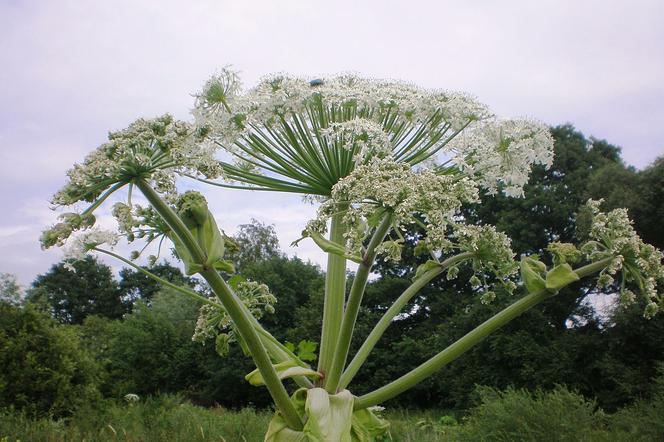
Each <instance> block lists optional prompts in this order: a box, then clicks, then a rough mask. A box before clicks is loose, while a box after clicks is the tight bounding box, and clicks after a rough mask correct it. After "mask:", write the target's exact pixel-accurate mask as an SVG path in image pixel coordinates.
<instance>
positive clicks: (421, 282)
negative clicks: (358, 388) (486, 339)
mask: <svg viewBox="0 0 664 442" xmlns="http://www.w3.org/2000/svg"><path fill="white" fill-rule="evenodd" d="M472 257H473V254H472V253H470V252H465V253H460V254H459V255H456V256H452V257H451V258H448V259H446V260H445V261H443V262H441V263H440V266H438V267H436V268H433V269H431V270H429V271H427V272H426V273H424V274H423V275H422V276H420V277H419V278H417V279H416V280H415V281H414V282H413V283H412V284H411V285H410V286H409V287H408V288H407V289H406V290H404V291H403V293H402V294H401V295H400V296H399V297H398V298H397V300H396V301H394V303H393V304H392V305H391V306H390V308H389V309H388V310H387V311H386V312H385V314H383V317H382V318H380V321H378V323H377V324H376V325H375V326H374V328H373V330H371V333H369V336H367V338H366V339H365V341H364V343H363V344H362V347H360V349H359V350H358V351H357V353H356V354H355V357H353V360H352V361H351V362H350V364H348V367H347V368H346V370H345V371H344V373H343V375H342V376H341V381H340V382H339V388H340V389H343V388H346V387H347V386H348V384H350V382H351V381H352V380H353V378H354V377H355V375H356V374H357V372H358V371H359V369H360V367H362V364H364V362H365V361H366V360H367V358H368V357H369V354H370V353H371V351H372V350H373V348H374V347H375V346H376V343H378V340H379V339H380V338H381V336H383V333H385V330H387V328H388V327H389V326H390V324H391V323H392V320H393V319H394V318H395V316H397V315H398V314H399V313H400V312H401V311H402V310H403V308H404V307H405V305H406V304H408V301H410V300H411V299H412V298H413V296H415V295H416V294H417V293H419V291H420V290H422V289H423V288H424V287H425V286H426V285H427V284H428V283H429V282H431V281H432V280H433V279H434V278H436V277H437V276H438V275H440V274H441V273H443V272H444V271H445V270H446V269H448V268H449V267H451V266H453V265H455V264H458V263H460V262H461V261H464V260H466V259H470V258H472Z"/></svg>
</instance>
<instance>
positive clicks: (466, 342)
mask: <svg viewBox="0 0 664 442" xmlns="http://www.w3.org/2000/svg"><path fill="white" fill-rule="evenodd" d="M612 260H613V258H605V259H603V260H600V261H597V262H594V263H592V264H588V265H587V266H584V267H581V268H579V269H576V270H575V272H576V274H577V275H579V278H583V277H585V276H588V275H591V274H593V273H596V272H599V271H601V270H602V269H604V268H605V267H606V266H608V265H609V264H610V263H611V261H612ZM554 295H555V292H550V291H548V290H539V291H537V292H535V293H530V294H528V295H526V296H524V297H523V298H521V299H519V300H518V301H516V302H514V303H513V304H511V305H510V306H509V307H507V308H505V309H504V310H502V311H500V312H499V313H497V314H496V315H494V316H492V317H491V318H490V319H488V320H487V321H485V322H484V323H482V324H481V325H480V326H478V327H477V328H475V329H474V330H472V331H470V332H469V333H467V334H466V335H465V336H463V337H462V338H461V339H459V340H458V341H456V342H455V343H454V344H452V345H450V346H449V347H447V348H446V349H445V350H443V351H441V352H440V353H438V354H437V355H436V356H434V357H433V358H431V359H429V360H428V361H426V362H425V363H423V364H422V365H420V366H419V367H417V368H415V369H413V370H411V371H410V372H408V373H406V374H405V375H403V376H401V377H400V378H398V379H396V380H394V381H392V382H390V383H389V384H387V385H385V386H383V387H381V388H379V389H377V390H374V391H372V392H371V393H367V394H365V395H364V396H360V397H359V398H357V399H356V400H355V404H354V407H355V409H356V410H360V409H363V408H367V407H371V406H372V405H376V404H379V403H381V402H384V401H386V400H388V399H391V398H393V397H395V396H397V395H398V394H400V393H402V392H404V391H406V390H408V389H409V388H411V387H413V386H414V385H417V384H418V383H420V382H422V381H423V380H424V379H426V378H427V377H429V376H431V375H432V374H434V373H435V372H437V371H438V370H440V369H441V368H443V367H444V366H445V365H447V364H449V363H450V362H452V361H453V360H455V359H456V358H458V357H459V356H461V355H462V354H464V353H465V352H467V351H468V350H470V349H471V348H473V347H474V346H475V345H477V344H479V343H480V342H481V341H482V340H484V338H486V337H487V336H488V335H490V334H491V333H493V332H494V331H496V330H498V329H499V328H500V327H502V326H503V325H505V324H507V323H508V322H510V321H511V320H513V319H514V318H516V317H517V316H519V315H521V314H522V313H524V312H525V311H527V310H529V309H531V308H532V307H534V306H536V305H537V304H539V303H540V302H542V301H544V300H546V299H548V298H550V297H552V296H554Z"/></svg>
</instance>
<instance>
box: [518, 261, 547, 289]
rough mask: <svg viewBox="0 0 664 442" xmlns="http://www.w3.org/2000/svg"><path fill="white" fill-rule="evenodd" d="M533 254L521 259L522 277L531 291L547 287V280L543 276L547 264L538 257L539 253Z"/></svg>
mask: <svg viewBox="0 0 664 442" xmlns="http://www.w3.org/2000/svg"><path fill="white" fill-rule="evenodd" d="M533 256H534V257H525V258H523V259H522V260H521V279H522V280H523V283H524V284H525V286H526V289H527V290H528V292H530V293H534V292H537V291H539V290H544V289H545V288H546V282H545V281H544V278H543V276H544V274H545V272H546V265H545V264H544V263H543V262H542V261H539V260H538V259H537V255H533Z"/></svg>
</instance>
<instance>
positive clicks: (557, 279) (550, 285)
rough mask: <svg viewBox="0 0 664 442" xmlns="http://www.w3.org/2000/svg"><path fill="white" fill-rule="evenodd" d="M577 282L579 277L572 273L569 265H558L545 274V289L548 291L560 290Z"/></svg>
mask: <svg viewBox="0 0 664 442" xmlns="http://www.w3.org/2000/svg"><path fill="white" fill-rule="evenodd" d="M578 280H579V275H577V274H576V272H574V270H573V269H572V267H571V266H570V265H569V264H560V265H557V266H555V267H554V268H553V269H551V270H550V271H549V273H547V274H546V288H547V289H549V290H560V289H561V288H563V287H565V286H566V285H568V284H571V283H573V282H575V281H578Z"/></svg>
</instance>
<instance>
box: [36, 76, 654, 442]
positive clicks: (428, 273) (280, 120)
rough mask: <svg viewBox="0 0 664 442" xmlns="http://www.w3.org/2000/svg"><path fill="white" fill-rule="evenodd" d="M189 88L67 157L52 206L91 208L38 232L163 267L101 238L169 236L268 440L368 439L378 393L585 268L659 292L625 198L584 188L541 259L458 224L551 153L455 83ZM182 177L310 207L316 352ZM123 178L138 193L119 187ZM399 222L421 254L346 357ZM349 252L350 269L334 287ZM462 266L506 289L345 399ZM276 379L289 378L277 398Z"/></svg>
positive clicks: (487, 295)
mask: <svg viewBox="0 0 664 442" xmlns="http://www.w3.org/2000/svg"><path fill="white" fill-rule="evenodd" d="M195 97H196V101H195V108H194V110H193V114H194V117H195V121H194V122H192V123H187V122H182V121H177V120H175V119H173V118H172V117H171V116H169V115H165V116H162V117H158V118H155V119H151V120H144V119H141V120H138V121H136V122H134V123H133V124H131V125H130V126H129V127H128V128H126V129H124V130H121V131H119V132H115V133H111V134H110V136H109V141H108V142H107V143H105V144H103V145H102V146H100V147H99V148H98V149H96V150H95V151H93V152H92V153H91V154H89V155H88V157H87V158H86V159H85V160H84V161H83V163H81V164H77V165H75V166H74V168H72V169H71V170H70V171H69V172H68V177H69V181H68V183H67V184H66V185H65V186H64V187H63V188H62V189H61V190H60V191H59V192H57V193H56V194H55V196H54V197H53V203H54V204H55V205H58V206H73V205H76V206H78V207H80V206H81V205H82V204H87V207H86V208H85V209H84V210H82V211H78V212H70V213H64V214H62V215H61V222H59V223H58V224H56V225H54V226H52V227H51V228H50V229H49V230H47V231H45V232H44V234H43V236H42V238H41V240H42V244H43V246H44V247H50V246H53V245H60V246H64V247H65V248H66V251H67V253H68V254H69V255H70V256H72V257H81V256H83V255H85V254H86V253H89V252H96V253H105V254H108V255H111V256H114V257H116V258H118V259H120V260H122V261H123V262H125V263H127V264H130V265H132V266H135V267H136V268H137V269H139V270H140V271H142V272H144V273H147V274H148V275H150V276H152V277H154V278H155V279H157V280H159V278H158V277H156V276H155V275H152V274H151V273H150V272H149V270H146V269H144V268H142V267H138V266H136V265H135V264H134V263H133V262H132V261H133V260H134V259H136V258H137V257H138V255H139V254H140V253H141V252H140V251H137V252H134V253H132V256H131V257H129V259H128V258H126V257H123V256H121V255H119V254H117V253H115V252H113V251H111V250H110V247H112V246H114V245H115V244H116V243H117V242H118V240H119V239H120V238H121V237H123V238H124V240H126V241H128V242H140V243H141V244H145V246H144V247H143V250H144V249H145V247H146V246H147V245H148V244H150V243H153V242H154V241H158V242H159V243H160V245H161V242H162V241H164V239H167V240H168V241H169V242H170V243H171V244H172V245H173V250H174V253H175V255H176V256H177V257H178V258H179V259H180V260H181V261H182V262H183V264H184V266H185V269H186V272H187V274H189V275H194V274H198V275H200V276H201V277H202V278H204V279H205V280H206V281H207V283H208V284H209V287H210V289H211V292H212V293H213V294H214V296H213V297H210V298H207V297H203V296H201V295H200V294H198V293H194V292H192V291H190V290H188V289H185V288H181V287H177V286H173V284H171V283H169V282H168V281H163V280H160V281H161V282H162V283H163V284H164V285H166V286H169V287H171V288H173V289H175V290H179V291H181V292H182V293H184V294H186V295H189V296H192V297H195V298H196V299H198V300H199V301H201V302H202V303H203V304H204V306H203V307H202V309H201V315H200V318H199V320H198V323H197V327H196V334H195V336H194V338H195V339H196V340H201V341H205V340H207V339H215V340H216V345H217V348H218V350H219V351H220V352H224V351H225V350H226V349H227V347H228V345H230V344H231V343H232V342H237V343H239V344H240V345H241V346H242V348H243V349H244V350H245V352H246V353H247V354H248V355H249V356H251V358H252V359H253V362H254V363H255V365H256V370H255V371H253V372H252V373H249V374H248V375H247V380H248V381H249V382H250V383H252V384H254V385H257V386H263V385H264V386H265V387H266V388H267V389H268V391H269V393H270V395H271V396H272V398H273V400H274V403H275V407H276V412H275V414H274V417H273V419H272V421H271V423H270V425H269V428H268V430H267V435H266V440H268V441H306V440H311V441H351V440H357V441H370V440H377V439H381V438H382V437H384V436H386V435H387V434H388V428H389V424H388V423H387V422H386V421H384V420H383V419H382V418H381V417H380V416H379V415H378V414H377V412H376V411H375V408H374V406H377V405H378V404H380V403H382V402H384V401H386V400H388V399H390V398H392V397H394V396H396V395H398V394H401V393H403V392H405V391H407V390H408V389H409V388H411V387H412V386H414V385H416V384H417V383H419V382H421V381H422V380H424V379H426V378H427V377H429V376H432V375H434V374H435V373H437V372H439V371H440V370H441V369H442V368H443V367H445V366H446V365H447V364H449V363H450V362H452V361H453V360H455V359H456V358H458V357H459V356H461V355H462V354H463V353H464V352H466V351H468V350H469V349H470V348H472V347H473V346H474V345H476V344H478V343H479V342H480V341H482V340H483V339H484V338H485V337H486V336H488V335H489V334H490V333H492V332H493V331H495V330H497V329H498V328H500V327H502V326H503V325H505V324H506V323H508V322H509V321H511V320H512V319H514V318H515V317H517V316H519V315H520V314H522V313H523V312H525V311H526V310H528V309H530V308H532V307H533V306H535V305H537V304H539V303H541V302H544V301H546V300H547V299H549V298H551V297H554V296H556V294H557V293H558V291H559V290H560V289H562V288H563V287H565V286H567V285H569V284H572V283H574V282H575V281H577V280H579V279H581V278H585V277H591V276H598V284H599V285H603V286H610V287H618V288H619V289H618V290H619V292H620V297H619V301H620V302H621V303H629V302H634V300H635V299H636V297H644V298H645V299H646V309H645V312H644V314H645V315H646V316H648V317H650V316H652V315H654V314H655V313H657V311H658V309H659V308H660V306H661V305H662V298H663V297H662V295H661V294H660V293H658V291H657V290H658V287H661V284H662V283H663V282H664V267H663V266H662V253H661V252H660V251H658V250H656V249H655V248H653V247H652V246H650V245H647V244H644V243H643V242H642V241H641V240H640V238H639V237H638V236H637V235H636V233H635V232H634V230H633V228H632V225H631V223H630V220H629V219H628V217H627V213H626V211H625V210H614V211H612V212H609V213H602V212H601V211H600V209H599V203H598V202H593V201H591V202H589V204H588V208H589V210H590V212H591V213H592V215H593V218H592V226H591V229H590V232H589V235H588V236H589V238H588V241H587V242H586V243H585V244H583V245H581V246H580V247H578V248H577V246H575V245H572V244H562V243H552V244H550V245H549V247H548V254H547V256H548V258H546V259H544V258H542V257H539V256H535V255H532V256H526V257H522V258H521V260H520V262H516V261H515V259H514V258H515V257H514V253H513V252H512V251H511V249H510V240H509V238H507V237H506V236H505V235H504V234H503V233H501V232H498V231H497V230H496V229H495V228H494V227H493V226H489V225H470V224H467V223H466V220H465V219H464V217H463V216H462V215H461V208H462V207H463V205H464V204H468V203H474V202H477V201H478V193H479V192H489V193H496V192H503V193H505V194H507V195H509V196H512V197H519V196H521V195H522V193H523V190H522V189H523V185H524V184H525V183H526V182H527V181H528V176H529V171H530V168H531V166H532V165H533V164H541V165H544V166H548V165H550V164H551V162H552V157H553V140H552V138H551V135H550V134H549V132H548V130H547V128H546V127H545V126H544V125H542V124H540V123H538V122H536V121H532V120H528V119H515V120H510V119H498V118H496V117H494V116H493V115H492V114H491V113H490V112H489V111H488V109H487V108H486V107H485V106H484V105H482V104H480V103H478V102H477V101H476V100H475V99H474V98H473V97H471V96H468V95H463V94H458V93H449V92H440V91H429V90H424V89H420V88H418V87H415V86H412V85H410V84H406V83H398V82H388V81H375V80H368V79H363V78H358V77H355V76H340V77H335V78H328V79H322V80H321V79H316V80H311V81H309V80H304V79H300V78H293V77H288V76H273V77H269V78H266V79H264V80H262V81H261V82H260V83H259V84H258V85H257V86H256V87H254V88H253V89H250V90H248V91H246V92H243V91H242V89H241V87H240V83H239V81H238V78H237V76H236V74H235V73H234V72H232V71H230V70H226V69H225V70H223V71H222V72H221V74H219V75H216V76H214V77H212V78H211V79H210V80H209V81H208V82H207V83H206V84H205V85H204V87H203V89H202V91H200V92H199V93H198V94H196V96H195ZM186 179H191V180H198V181H200V182H205V183H208V184H211V185H214V186H221V187H225V188H232V189H239V190H254V191H274V192H292V193H299V194H302V195H303V196H304V197H305V199H306V200H308V201H309V202H312V203H314V204H318V212H317V217H316V218H315V219H313V220H311V221H309V223H308V224H307V227H306V229H305V231H304V232H303V238H302V240H305V239H306V240H312V241H313V242H315V244H317V245H318V246H319V247H320V248H321V249H322V250H323V251H324V252H325V253H326V254H327V269H326V270H327V271H326V279H325V301H324V307H323V312H322V315H323V326H322V330H321V338H320V352H319V355H318V363H317V366H315V367H314V366H310V365H309V364H308V363H307V362H306V361H305V360H303V359H308V360H310V359H311V358H310V357H309V358H304V357H299V356H298V355H297V354H296V353H295V352H294V351H293V350H292V347H289V346H286V345H284V344H282V343H280V342H279V341H278V340H277V339H275V338H274V337H273V336H272V335H271V334H270V333H269V331H268V330H266V329H265V328H264V327H263V326H262V325H261V324H260V322H259V320H260V318H261V316H262V315H263V314H264V313H265V312H270V311H271V310H272V308H273V307H272V305H273V304H274V302H275V300H276V298H275V297H274V296H273V295H272V294H271V293H270V292H269V289H268V288H267V287H266V286H264V285H261V284H258V283H255V282H252V281H246V280H244V279H242V278H241V277H240V276H238V275H234V276H230V275H232V274H233V273H234V269H233V265H232V263H231V262H230V261H228V260H227V259H225V254H226V252H227V251H228V250H229V249H230V248H233V247H236V244H234V243H233V242H232V241H231V240H230V239H229V238H228V237H226V236H225V235H224V234H223V231H221V230H220V228H219V226H218V225H217V220H215V218H214V217H213V216H212V214H211V213H210V211H209V209H208V206H207V202H206V199H205V198H204V196H203V195H202V194H201V193H198V192H194V191H186V192H181V191H179V190H178V187H177V186H178V185H179V184H181V183H182V182H184V181H185V180H186ZM123 188H127V189H128V191H127V192H126V193H122V195H123V198H124V196H126V197H127V199H126V202H122V203H116V204H115V205H114V206H113V208H112V213H113V215H114V216H115V218H116V219H117V224H118V229H117V231H115V232H109V231H104V230H101V229H99V228H97V227H95V226H94V225H95V216H94V212H95V211H96V210H97V209H98V208H99V207H100V206H101V205H102V204H103V203H104V202H105V201H107V200H108V198H109V196H111V195H112V194H113V193H114V192H118V191H119V190H120V189H123ZM135 191H140V192H141V193H142V194H143V196H144V198H145V199H146V200H147V201H148V202H149V205H148V206H141V205H139V204H136V203H135V202H132V201H131V196H132V193H133V192H135ZM412 224H417V225H419V226H420V227H421V229H420V230H421V231H423V232H424V233H423V234H422V237H421V238H420V241H419V243H418V245H417V251H418V252H419V253H423V254H426V255H428V260H427V261H426V262H425V263H424V264H422V265H421V266H420V267H419V268H418V269H417V272H416V274H415V277H414V279H413V280H412V283H411V284H410V286H409V287H408V288H407V289H406V290H404V292H403V293H402V294H401V295H400V296H399V297H397V298H396V299H395V300H394V302H393V304H392V305H391V306H390V307H389V308H388V309H387V310H386V312H385V313H384V315H383V317H382V318H381V319H380V320H379V321H378V323H377V324H376V325H375V327H374V328H373V330H372V331H371V332H370V333H369V335H368V336H366V338H365V340H364V343H363V344H362V346H361V348H360V349H359V351H358V352H357V353H356V354H354V355H350V354H349V347H350V343H351V339H352V337H353V331H354V325H355V321H356V318H357V315H358V311H359V309H360V307H361V304H362V298H363V294H364V291H365V287H366V284H367V280H368V278H369V276H370V274H371V269H372V265H373V264H374V261H375V260H376V258H377V257H378V256H382V257H383V259H387V260H399V259H400V255H401V249H402V247H403V244H404V236H403V235H404V231H405V230H406V229H407V228H408V226H409V225H412ZM351 264H352V265H353V266H355V265H356V266H357V267H356V271H355V276H354V278H353V280H352V284H351V285H350V288H349V290H348V291H347V290H346V289H347V287H346V286H347V281H346V273H347V270H348V268H349V266H350V265H351ZM462 266H468V267H469V268H471V269H472V271H473V276H472V277H471V279H470V283H471V285H472V287H473V288H474V290H475V291H476V292H477V295H478V302H483V303H488V302H491V301H492V300H493V298H494V297H495V293H496V291H498V290H504V291H507V292H510V293H512V292H517V293H519V296H516V295H515V300H514V302H513V303H512V304H511V305H510V306H508V307H507V308H505V309H504V310H502V311H500V312H499V313H497V314H496V315H495V316H493V317H492V318H490V319H488V320H487V321H485V322H484V323H482V324H479V325H478V326H477V328H475V329H474V330H472V331H470V332H469V333H467V334H466V335H465V336H463V337H462V338H461V339H459V340H458V341H456V342H454V343H451V344H450V345H449V346H448V347H447V348H446V349H442V350H441V351H440V352H439V353H438V354H436V355H435V356H434V357H432V358H431V359H429V360H428V361H426V362H424V363H423V364H421V365H419V366H418V367H415V368H413V369H412V370H410V371H407V372H406V373H404V374H403V375H402V376H401V377H399V378H397V379H395V380H393V381H392V382H390V383H389V384H387V385H385V386H383V387H381V388H378V389H377V390H375V391H372V392H370V393H367V394H364V395H362V396H359V397H358V396H354V395H353V394H352V381H353V378H354V376H355V375H356V374H357V372H358V370H359V369H360V368H361V367H362V365H363V363H364V362H365V361H366V360H367V358H368V357H369V355H370V353H371V351H372V349H373V347H374V346H375V345H376V343H377V342H378V340H379V339H380V338H381V336H382V335H383V333H384V332H385V330H386V329H387V328H388V327H389V326H390V324H391V322H392V321H393V320H394V318H395V317H396V316H397V315H399V314H401V313H402V312H404V311H407V310H405V307H406V305H407V304H408V303H409V301H410V300H411V299H412V298H413V297H414V296H416V295H417V293H418V292H419V291H420V290H421V289H422V288H424V287H425V286H426V285H427V284H429V283H430V282H431V281H433V280H434V279H436V278H443V279H447V280H451V279H455V278H457V277H458V275H459V269H460V268H461V267H462ZM519 274H520V277H519ZM346 293H348V295H347V296H346ZM300 356H301V355H300ZM351 356H352V357H351ZM349 359H350V360H349ZM404 371H405V370H404ZM285 379H292V380H293V381H294V383H295V385H297V389H296V390H295V391H294V392H292V393H291V394H289V392H288V391H287V389H286V384H284V380H285ZM288 385H291V384H288Z"/></svg>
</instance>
